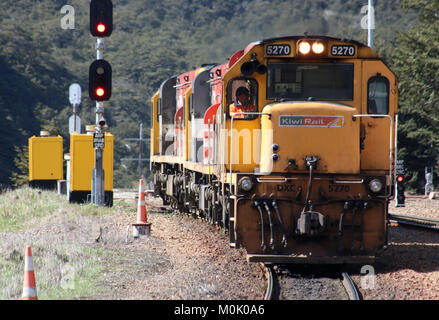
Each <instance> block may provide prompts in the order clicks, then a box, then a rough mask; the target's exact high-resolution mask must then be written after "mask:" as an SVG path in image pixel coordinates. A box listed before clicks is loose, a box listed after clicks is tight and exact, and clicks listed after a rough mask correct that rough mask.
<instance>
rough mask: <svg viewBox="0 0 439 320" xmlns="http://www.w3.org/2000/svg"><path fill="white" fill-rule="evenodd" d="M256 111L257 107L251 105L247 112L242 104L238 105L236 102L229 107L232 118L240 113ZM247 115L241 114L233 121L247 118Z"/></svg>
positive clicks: (248, 106)
mask: <svg viewBox="0 0 439 320" xmlns="http://www.w3.org/2000/svg"><path fill="white" fill-rule="evenodd" d="M255 111H256V107H255V105H254V104H251V103H249V104H248V105H247V110H246V109H245V108H244V107H243V106H242V105H240V104H236V102H234V103H232V104H231V105H230V106H229V113H230V116H232V114H234V113H240V112H255ZM245 116H246V115H245V114H239V115H237V116H234V117H233V119H244V118H245Z"/></svg>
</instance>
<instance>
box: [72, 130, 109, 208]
mask: <svg viewBox="0 0 439 320" xmlns="http://www.w3.org/2000/svg"><path fill="white" fill-rule="evenodd" d="M113 154H114V136H113V135H112V134H110V133H105V147H104V155H103V157H104V172H105V204H106V205H108V206H111V205H112V203H113ZM94 166H95V149H94V148H93V135H92V134H78V133H72V134H71V135H70V185H69V195H68V197H69V201H70V202H85V201H87V198H88V197H89V195H90V194H91V189H92V171H93V168H94Z"/></svg>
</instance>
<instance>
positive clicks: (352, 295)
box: [341, 272, 361, 300]
mask: <svg viewBox="0 0 439 320" xmlns="http://www.w3.org/2000/svg"><path fill="white" fill-rule="evenodd" d="M341 275H342V277H343V286H344V287H345V289H346V292H347V294H348V296H349V299H350V300H361V299H360V294H359V293H358V289H357V286H356V285H355V284H354V282H353V281H352V279H351V277H350V276H349V275H348V274H347V273H346V272H343V273H342V274H341Z"/></svg>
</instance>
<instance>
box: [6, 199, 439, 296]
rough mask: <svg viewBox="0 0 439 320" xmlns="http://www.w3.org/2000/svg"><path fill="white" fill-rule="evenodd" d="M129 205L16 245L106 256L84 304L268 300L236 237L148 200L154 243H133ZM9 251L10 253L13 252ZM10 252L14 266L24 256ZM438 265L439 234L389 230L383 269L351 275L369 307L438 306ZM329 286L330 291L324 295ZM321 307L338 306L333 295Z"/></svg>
mask: <svg viewBox="0 0 439 320" xmlns="http://www.w3.org/2000/svg"><path fill="white" fill-rule="evenodd" d="M115 197H118V194H117V193H115ZM120 197H121V196H120V195H119V198H120ZM123 197H124V198H125V199H127V200H125V202H124V203H123V207H121V206H120V205H119V206H118V209H117V210H114V213H113V214H107V215H104V216H98V217H84V218H80V219H77V220H74V219H73V220H72V219H69V218H67V217H68V216H69V215H68V214H66V215H65V216H64V217H65V218H62V219H64V220H63V221H61V220H62V219H61V218H60V219H61V220H60V221H52V224H48V225H47V226H43V227H41V228H39V227H38V228H37V229H34V230H31V231H29V232H27V233H26V234H22V235H19V234H17V235H13V234H11V233H8V235H9V236H10V237H11V239H10V241H12V242H14V243H15V242H16V241H18V240H20V239H15V238H13V237H27V236H29V235H30V236H31V238H32V239H34V240H37V239H40V238H41V237H45V236H48V235H50V237H51V238H50V239H51V240H50V241H51V242H52V243H56V242H57V241H58V242H59V241H65V240H67V239H68V240H69V241H71V242H72V246H73V243H74V242H75V241H77V240H78V239H83V240H81V241H82V242H83V245H87V246H90V247H91V248H93V249H95V250H101V249H102V250H105V252H107V253H106V255H105V259H103V260H102V261H101V263H102V265H103V267H104V270H103V274H104V276H105V279H104V281H101V282H100V283H99V284H98V288H97V290H96V292H95V293H93V294H90V295H87V296H81V297H80V298H81V299H91V300H100V299H133V300H142V299H152V300H169V299H175V300H260V299H263V298H264V295H265V286H266V283H265V279H264V275H263V272H262V269H261V268H260V265H259V264H254V263H248V262H247V261H246V252H245V250H244V249H232V248H229V245H228V236H227V235H225V234H224V233H223V231H222V230H219V229H217V228H216V227H215V226H213V225H211V224H208V223H206V222H204V221H201V220H200V219H194V218H192V217H189V216H186V215H182V214H175V213H172V212H169V211H168V210H163V208H161V207H160V206H161V201H160V200H159V199H157V198H152V197H147V199H146V202H147V208H148V221H149V222H151V223H152V226H151V236H150V238H149V239H148V237H146V236H141V237H140V238H139V239H133V237H132V235H131V232H130V234H129V241H128V243H126V242H125V240H126V230H127V226H128V225H129V224H130V223H133V222H135V220H136V210H137V202H136V200H135V192H132V193H127V194H124V195H123ZM389 211H390V212H391V213H397V214H407V215H419V216H424V217H430V218H437V219H439V200H430V199H428V198H427V199H422V198H407V199H406V207H405V208H395V207H394V203H393V202H392V203H391V205H390V207H389ZM58 238H59V239H58ZM63 239H64V240H63ZM78 241H79V240H78ZM4 251H5V254H6V253H7V252H8V250H6V248H5V250H4ZM9 251H10V252H9V254H10V255H11V257H10V258H11V259H14V258H15V255H17V253H14V252H13V250H12V249H11V250H9ZM108 252H109V253H108ZM20 254H21V251H20ZM66 254H67V253H66ZM438 261H439V233H437V232H432V231H423V230H416V229H408V228H403V227H389V245H388V248H387V249H385V250H384V251H383V252H382V253H381V254H380V256H379V258H378V260H377V262H376V263H375V264H374V265H373V266H353V267H351V268H349V270H348V272H349V274H350V275H351V276H352V279H353V280H354V282H355V283H356V284H357V286H358V287H359V288H360V291H361V294H362V296H363V298H364V299H366V300H418V299H419V300H425V299H434V300H438V299H439V264H438ZM361 270H362V271H363V272H361ZM318 286H320V285H318ZM325 286H326V284H325V283H323V284H322V285H321V286H320V287H322V288H324V287H325ZM325 290H326V291H327V292H331V290H332V289H328V288H325ZM290 299H304V297H303V296H301V295H297V296H296V297H293V298H290ZM314 299H330V295H329V296H326V295H324V296H321V297H317V298H316V297H315V298H314Z"/></svg>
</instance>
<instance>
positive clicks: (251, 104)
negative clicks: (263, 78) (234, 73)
mask: <svg viewBox="0 0 439 320" xmlns="http://www.w3.org/2000/svg"><path fill="white" fill-rule="evenodd" d="M242 112H258V82H257V81H256V80H255V79H248V78H247V79H246V78H235V79H233V80H231V81H230V82H229V84H228V86H227V116H228V117H231V116H232V115H234V114H235V115H234V116H233V119H234V120H253V119H256V118H257V115H244V114H238V113H242Z"/></svg>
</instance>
